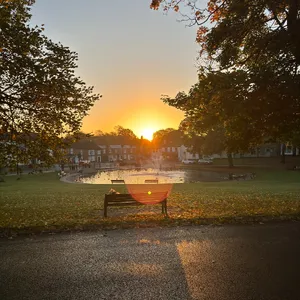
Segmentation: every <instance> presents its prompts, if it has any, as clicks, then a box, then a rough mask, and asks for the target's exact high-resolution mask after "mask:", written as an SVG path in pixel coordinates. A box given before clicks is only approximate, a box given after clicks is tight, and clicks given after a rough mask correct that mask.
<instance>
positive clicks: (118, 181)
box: [111, 179, 125, 184]
mask: <svg viewBox="0 0 300 300" xmlns="http://www.w3.org/2000/svg"><path fill="white" fill-rule="evenodd" d="M111 183H112V184H114V183H123V184H125V181H124V180H123V179H112V180H111Z"/></svg>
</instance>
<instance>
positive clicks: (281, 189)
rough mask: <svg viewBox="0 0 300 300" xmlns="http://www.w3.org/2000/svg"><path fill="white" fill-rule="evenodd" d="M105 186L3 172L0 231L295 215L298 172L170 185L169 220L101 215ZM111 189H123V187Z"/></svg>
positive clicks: (299, 212)
mask: <svg viewBox="0 0 300 300" xmlns="http://www.w3.org/2000/svg"><path fill="white" fill-rule="evenodd" d="M110 188H111V185H85V184H69V183H63V182H60V181H59V179H58V177H57V175H56V174H54V173H49V174H43V175H24V176H22V179H21V180H16V177H15V176H7V177H6V178H5V182H4V183H0V231H1V232H2V233H3V232H6V233H7V232H14V231H15V232H22V231H25V232H31V231H33V232H40V231H51V230H68V229H88V228H95V227H97V228H98V227H101V228H115V227H131V226H152V225H157V224H158V225H174V224H182V223H197V224H199V223H224V222H245V221H249V220H264V219H266V218H267V219H275V220H277V219H299V218H300V172H294V171H272V172H271V171H259V172H257V178H256V179H255V180H252V181H230V182H214V183H190V184H175V185H174V187H173V190H172V193H171V196H170V197H169V199H168V208H169V212H170V218H169V219H165V218H163V217H162V216H161V214H159V213H155V214H147V213H143V210H141V209H140V208H134V210H132V211H131V213H130V214H125V215H123V216H119V217H110V218H108V219H103V218H102V217H101V216H102V212H101V209H102V208H103V198H104V194H105V193H106V192H108V191H109V189H110ZM114 188H116V189H117V190H118V191H119V192H125V186H120V185H119V186H114ZM121 209H124V208H121ZM121 209H120V210H121ZM125 210H126V208H125ZM110 212H111V210H109V215H110ZM157 212H158V210H157ZM112 215H113V214H112Z"/></svg>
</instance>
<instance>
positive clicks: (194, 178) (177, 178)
mask: <svg viewBox="0 0 300 300" xmlns="http://www.w3.org/2000/svg"><path fill="white" fill-rule="evenodd" d="M226 176H228V174H227V173H224V172H214V171H206V170H182V169H181V170H157V169H151V168H149V169H134V170H112V171H99V172H98V173H97V174H96V175H93V176H90V177H83V178H81V179H80V182H82V183H89V184H111V180H124V181H125V183H126V184H144V183H145V180H154V181H155V180H157V181H158V183H187V182H215V181H224V180H225V179H226Z"/></svg>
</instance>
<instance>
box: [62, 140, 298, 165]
mask: <svg viewBox="0 0 300 300" xmlns="http://www.w3.org/2000/svg"><path fill="white" fill-rule="evenodd" d="M283 152H284V154H285V155H287V156H289V155H293V154H296V155H300V149H296V151H295V150H294V149H293V147H292V146H290V145H287V146H286V147H283V146H282V145H280V144H276V143H270V144H264V145H261V146H259V147H256V148H254V149H251V150H249V152H248V153H236V154H233V157H234V158H243V157H276V156H280V155H282V154H283ZM67 155H68V157H69V161H70V162H72V163H75V164H77V163H79V162H98V163H101V162H116V161H131V162H134V161H137V159H138V158H139V155H140V146H139V145H138V144H135V143H131V144H130V143H127V144H117V143H115V144H111V145H108V144H104V143H102V144H97V142H96V141H92V140H81V141H79V142H76V143H74V144H73V145H72V146H71V148H69V149H68V151H67ZM210 156H211V157H212V158H226V157H227V153H226V152H225V151H222V152H221V153H215V154H212V155H210ZM151 158H152V159H153V160H158V159H159V160H176V161H183V160H190V159H192V160H198V159H200V158H201V155H200V154H199V153H192V152H191V151H189V149H188V147H186V146H185V145H179V144H177V145H175V144H174V143H173V144H172V143H171V145H168V144H165V145H163V146H161V147H157V148H153V149H152V151H151Z"/></svg>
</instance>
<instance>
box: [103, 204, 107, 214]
mask: <svg viewBox="0 0 300 300" xmlns="http://www.w3.org/2000/svg"><path fill="white" fill-rule="evenodd" d="M103 215H104V218H107V201H106V200H105V199H104V209H103Z"/></svg>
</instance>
